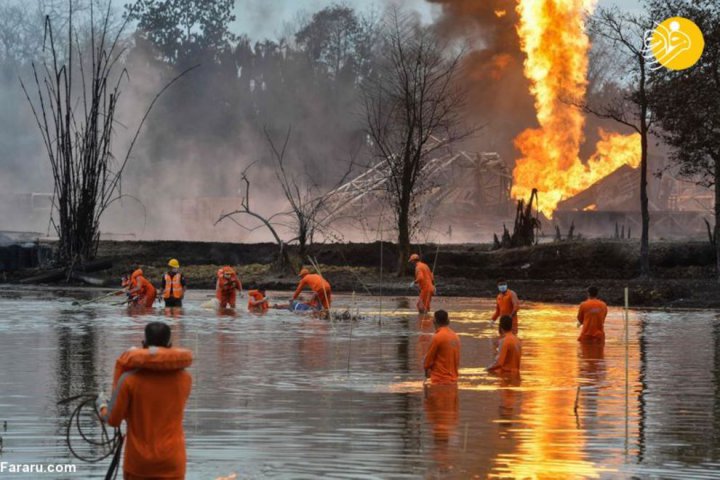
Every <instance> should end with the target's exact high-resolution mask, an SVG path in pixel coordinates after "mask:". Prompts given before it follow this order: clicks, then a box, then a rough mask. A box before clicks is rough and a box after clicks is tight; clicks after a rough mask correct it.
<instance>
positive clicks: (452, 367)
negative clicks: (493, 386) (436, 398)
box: [424, 310, 460, 384]
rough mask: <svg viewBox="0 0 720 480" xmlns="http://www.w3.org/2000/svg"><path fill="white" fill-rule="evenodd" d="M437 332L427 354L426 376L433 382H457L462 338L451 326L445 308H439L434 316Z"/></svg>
mask: <svg viewBox="0 0 720 480" xmlns="http://www.w3.org/2000/svg"><path fill="white" fill-rule="evenodd" d="M434 323H435V334H434V335H433V339H432V342H431V343H430V348H428V352H427V354H425V361H424V368H425V377H427V378H429V379H430V383H432V384H450V383H457V380H458V369H459V367H460V339H459V338H458V336H457V334H456V333H455V332H454V331H453V330H452V329H451V328H450V319H449V318H448V313H447V312H446V311H445V310H438V311H437V312H435V316H434Z"/></svg>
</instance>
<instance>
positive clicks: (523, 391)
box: [0, 292, 720, 479]
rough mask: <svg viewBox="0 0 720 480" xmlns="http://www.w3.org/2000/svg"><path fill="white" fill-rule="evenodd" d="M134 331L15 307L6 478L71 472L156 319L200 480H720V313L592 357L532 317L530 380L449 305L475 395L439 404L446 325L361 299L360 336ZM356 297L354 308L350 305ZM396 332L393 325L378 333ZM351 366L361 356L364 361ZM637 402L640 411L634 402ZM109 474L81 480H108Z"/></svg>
mask: <svg viewBox="0 0 720 480" xmlns="http://www.w3.org/2000/svg"><path fill="white" fill-rule="evenodd" d="M205 294H206V292H193V296H192V297H191V298H190V302H189V306H188V307H186V308H185V309H184V311H183V313H182V314H181V315H176V316H168V315H165V314H164V313H163V312H162V311H157V312H156V313H153V314H149V315H137V314H130V313H129V312H128V311H126V310H124V309H122V308H119V307H113V306H110V305H107V304H93V305H88V306H85V307H74V306H72V303H71V302H72V300H71V299H60V300H58V299H56V300H47V299H46V300H37V299H32V298H27V297H25V298H20V299H3V298H0V311H2V312H3V315H2V316H0V365H2V368H0V385H2V387H1V388H0V421H3V420H7V421H8V429H7V431H0V435H2V437H3V441H4V447H5V448H4V451H3V454H2V460H3V461H12V462H16V461H17V462H19V461H31V462H33V463H37V462H59V461H63V460H68V459H69V458H70V456H69V452H68V449H67V447H66V446H65V444H64V426H65V421H66V418H67V414H68V412H67V410H66V409H63V408H61V407H57V406H56V405H55V404H56V402H57V401H58V400H59V399H61V398H65V397H67V396H71V395H75V394H79V393H83V392H89V391H91V392H99V391H106V390H107V388H108V384H109V382H110V380H111V374H112V366H113V362H114V359H115V358H116V356H117V355H118V354H119V353H120V352H121V351H123V350H124V349H126V348H127V347H128V346H130V345H138V344H139V342H140V340H141V339H142V334H143V328H144V325H145V323H146V322H148V321H150V320H163V321H166V322H168V323H170V324H171V326H172V327H173V331H174V343H175V344H176V345H180V346H184V347H186V348H190V349H192V350H193V351H194V352H195V356H196V360H195V363H194V365H193V366H192V368H191V369H190V370H191V373H192V375H193V378H194V388H193V393H192V395H191V397H190V400H189V402H188V406H187V411H186V418H185V424H186V435H187V444H188V478H190V479H194V478H198V479H201V478H202V479H205V478H214V477H216V476H219V475H228V474H230V473H232V472H236V473H237V474H238V475H239V477H240V478H317V477H327V478H417V477H427V478H472V477H473V476H478V477H479V478H483V477H488V476H490V477H497V478H507V477H514V478H525V477H529V478H578V477H588V478H598V477H600V478H616V477H633V476H634V477H653V478H659V477H663V478H664V477H676V478H718V475H717V473H716V472H717V471H718V470H719V468H720V442H719V441H718V439H720V393H719V392H720V389H719V388H720V380H719V377H720V375H718V373H717V372H719V371H720V323H719V322H718V319H717V317H716V314H715V313H714V312H709V311H708V312H631V314H630V330H629V335H630V344H629V345H628V348H627V353H628V355H627V359H628V364H627V373H628V377H627V380H628V381H627V385H626V376H625V375H626V364H625V358H626V357H625V355H626V347H625V344H624V329H623V314H622V311H621V310H618V309H611V311H610V315H609V317H608V320H607V343H606V345H605V346H604V348H600V349H597V348H595V349H593V348H583V347H581V346H579V345H578V344H577V342H576V340H575V339H576V336H577V334H578V331H577V329H576V328H575V320H574V317H575V308H574V307H569V306H563V305H543V304H529V305H526V308H525V309H524V310H522V311H521V315H520V336H521V338H522V340H523V353H524V357H523V364H522V372H521V376H520V378H516V379H502V378H498V377H495V376H492V375H488V374H487V373H486V372H485V370H484V367H485V366H487V365H488V364H489V363H491V361H492V356H493V351H492V338H493V337H494V335H495V329H496V328H497V327H496V325H494V324H491V323H490V322H489V319H490V310H491V303H490V302H489V301H486V300H474V299H440V300H441V302H442V306H443V308H446V309H447V310H449V311H450V313H451V319H452V321H453V327H454V328H455V329H456V330H457V331H458V333H459V334H460V336H461V341H462V361H461V382H460V385H459V389H458V390H453V391H450V392H438V391H436V390H433V389H430V390H426V389H424V387H423V371H422V358H423V355H424V352H425V350H426V349H427V347H428V346H429V342H430V340H431V335H432V324H431V322H428V321H422V320H421V319H418V318H417V316H416V315H414V314H412V312H410V311H409V310H407V309H402V308H400V309H397V308H396V303H397V302H396V301H395V300H392V299H385V300H384V302H383V309H382V312H384V313H383V314H382V316H381V310H380V309H379V308H378V307H379V305H378V302H377V299H372V298H365V297H358V298H357V303H356V304H355V305H354V307H355V308H358V309H360V312H361V313H362V314H363V315H364V316H365V318H364V319H363V320H361V321H358V322H355V323H354V324H353V326H352V338H351V337H350V324H349V323H348V322H340V323H328V322H326V321H324V320H320V319H316V318H312V317H300V316H295V315H292V314H290V313H289V312H279V311H272V312H270V313H269V314H268V315H266V316H263V317H258V316H254V315H248V314H247V313H242V312H241V313H239V314H238V315H235V316H232V315H223V316H218V315H217V314H215V313H213V312H209V311H206V310H204V309H202V308H199V307H197V306H196V305H199V304H200V303H201V302H202V301H203V300H204V298H205ZM350 302H351V299H350V297H345V296H338V299H337V305H338V306H339V307H340V308H345V307H347V306H349V305H350ZM378 320H380V321H378ZM348 353H349V354H348ZM626 391H627V393H628V395H627V396H626ZM106 466H107V463H103V464H99V465H85V464H83V465H80V466H79V469H78V473H77V474H76V475H75V476H74V477H75V478H89V477H93V476H94V477H97V478H101V477H102V473H103V472H104V468H106Z"/></svg>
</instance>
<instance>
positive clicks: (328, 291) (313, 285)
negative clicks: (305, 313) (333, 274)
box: [290, 268, 332, 310]
mask: <svg viewBox="0 0 720 480" xmlns="http://www.w3.org/2000/svg"><path fill="white" fill-rule="evenodd" d="M299 275H300V282H299V283H298V286H297V288H296V289H295V293H294V294H293V296H292V298H291V299H290V304H291V305H292V303H293V301H294V300H295V299H297V298H298V297H299V296H300V294H301V293H302V291H303V289H304V288H305V287H307V288H309V289H310V290H312V291H313V293H314V295H313V299H312V301H311V302H310V305H312V306H313V308H316V309H318V310H320V308H321V307H322V309H324V310H330V306H331V305H332V288H331V287H330V283H329V282H328V281H327V280H325V279H324V278H323V277H322V276H320V275H319V274H317V273H310V271H309V270H308V269H307V268H303V269H302V270H300V274H299Z"/></svg>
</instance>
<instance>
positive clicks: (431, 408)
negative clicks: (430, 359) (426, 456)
mask: <svg viewBox="0 0 720 480" xmlns="http://www.w3.org/2000/svg"><path fill="white" fill-rule="evenodd" d="M424 403H425V416H426V418H427V422H428V423H429V424H430V427H431V428H432V435H433V451H432V454H433V457H434V459H435V461H436V462H437V463H438V466H439V467H440V468H443V467H445V466H446V465H447V464H448V463H449V454H450V448H449V447H450V440H451V439H452V438H453V436H454V435H455V432H456V431H457V425H458V418H459V408H458V387H457V383H455V384H426V385H425V401H424Z"/></svg>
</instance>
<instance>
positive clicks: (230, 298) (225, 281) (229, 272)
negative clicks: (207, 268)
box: [215, 266, 242, 308]
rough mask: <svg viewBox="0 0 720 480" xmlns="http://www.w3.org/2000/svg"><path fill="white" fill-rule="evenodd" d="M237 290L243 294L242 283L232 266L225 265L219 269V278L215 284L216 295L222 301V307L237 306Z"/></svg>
mask: <svg viewBox="0 0 720 480" xmlns="http://www.w3.org/2000/svg"><path fill="white" fill-rule="evenodd" d="M237 292H240V293H241V294H242V283H241V282H240V279H239V278H238V276H237V273H235V270H234V269H233V268H232V267H229V266H225V267H222V268H221V269H220V270H218V279H217V283H216V285H215V297H216V298H217V299H218V301H219V302H220V308H228V307H229V308H235V303H236V300H237Z"/></svg>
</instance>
